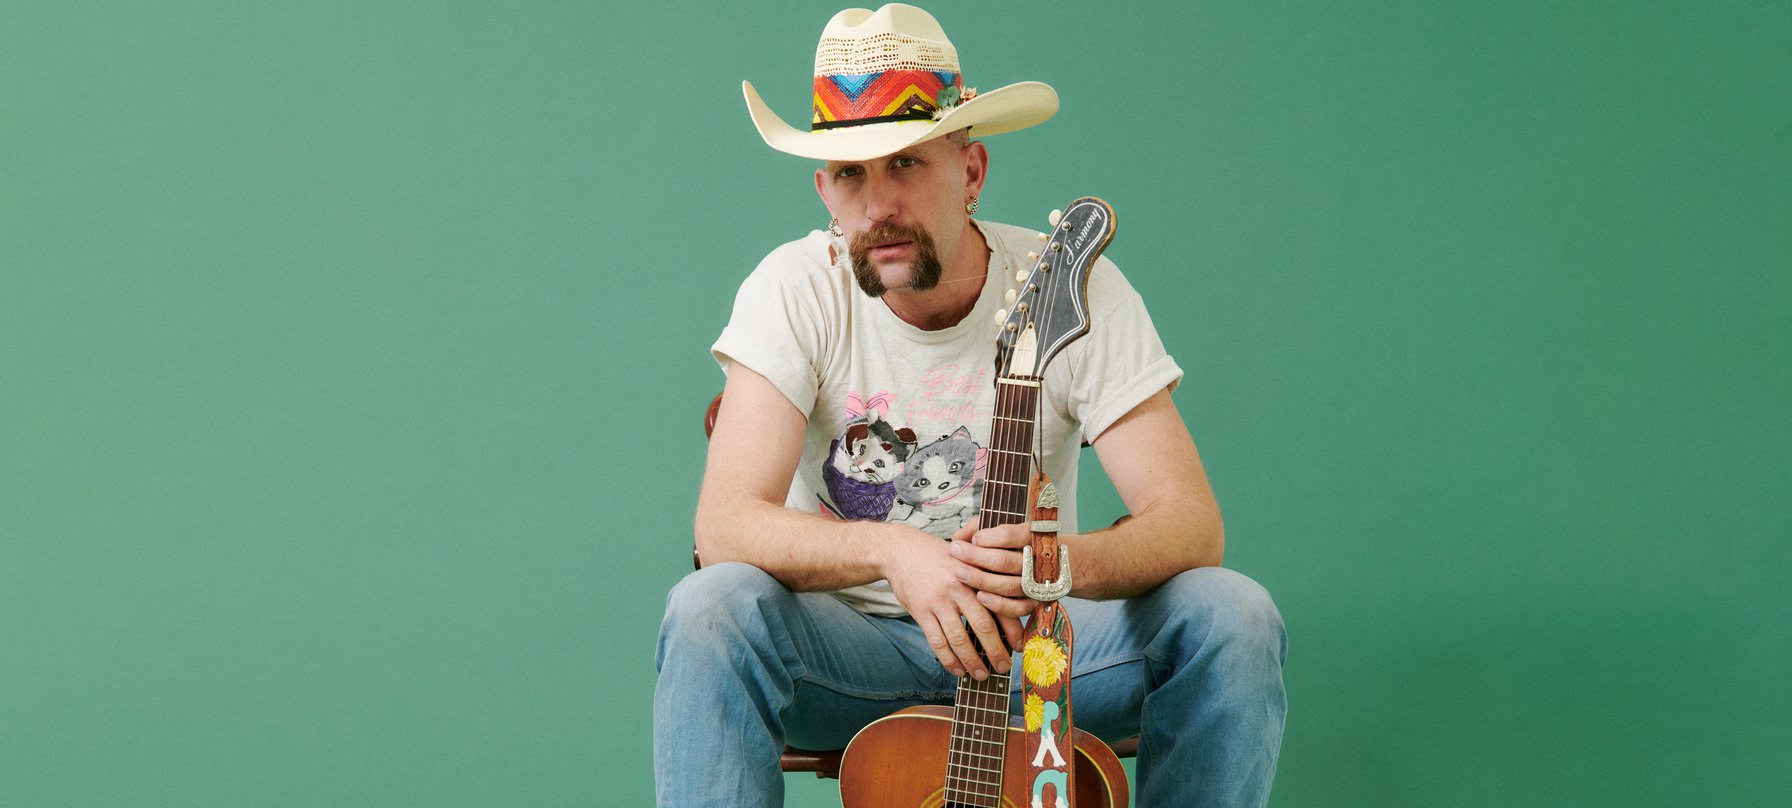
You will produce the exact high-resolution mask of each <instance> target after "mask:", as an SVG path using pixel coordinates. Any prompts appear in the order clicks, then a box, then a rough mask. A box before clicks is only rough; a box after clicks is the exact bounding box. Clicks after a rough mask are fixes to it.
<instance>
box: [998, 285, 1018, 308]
mask: <svg viewBox="0 0 1792 808" xmlns="http://www.w3.org/2000/svg"><path fill="white" fill-rule="evenodd" d="M1017 297H1020V293H1019V292H1016V291H1014V290H1013V289H1009V290H1008V293H1007V294H1005V295H1002V300H1004V301H1006V302H1007V303H1008V305H1010V306H1012V305H1014V299H1015V298H1017Z"/></svg>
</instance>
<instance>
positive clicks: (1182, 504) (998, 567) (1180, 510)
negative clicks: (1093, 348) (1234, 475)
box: [952, 389, 1226, 614]
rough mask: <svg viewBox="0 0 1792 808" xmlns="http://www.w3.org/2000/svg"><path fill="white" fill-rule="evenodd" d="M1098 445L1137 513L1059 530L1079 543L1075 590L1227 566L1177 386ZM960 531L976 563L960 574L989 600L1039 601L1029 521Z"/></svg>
mask: <svg viewBox="0 0 1792 808" xmlns="http://www.w3.org/2000/svg"><path fill="white" fill-rule="evenodd" d="M1094 446H1095V455H1096V457H1097V458H1099V459H1100V460H1101V467H1102V470H1103V471H1106V472H1107V475H1108V479H1110V480H1112V481H1113V483H1114V488H1115V489H1116V490H1117V491H1119V493H1120V499H1121V500H1122V501H1124V502H1125V503H1126V507H1127V508H1128V510H1130V511H1131V513H1132V518H1131V519H1128V520H1127V521H1126V522H1125V523H1123V524H1120V525H1117V526H1115V527H1112V528H1109V529H1107V530H1102V531H1099V532H1098V533H1094V534H1083V535H1069V534H1063V535H1060V536H1059V537H1058V540H1059V542H1061V543H1062V544H1063V545H1064V546H1066V547H1069V548H1071V592H1072V594H1074V595H1076V596H1077V597H1083V598H1120V597H1129V596H1132V595H1136V594H1139V593H1141V592H1146V591H1149V590H1151V589H1152V588H1154V587H1156V586H1158V585H1160V584H1162V583H1163V582H1164V581H1167V580H1169V579H1170V578H1171V577H1173V576H1175V575H1176V574H1178V573H1181V572H1184V571H1186V570H1190V569H1194V568H1196V567H1210V566H1218V565H1219V564H1220V562H1221V561H1222V560H1223V559H1224V557H1225V548H1226V538H1225V529H1224V527H1223V525H1222V524H1221V521H1220V509H1219V504H1218V503H1217V502H1215V500H1214V497H1213V488H1212V486H1211V485H1210V484H1209V483H1208V481H1207V471H1206V470H1205V469H1204V468H1203V467H1202V466H1201V456H1200V454H1199V453H1198V452H1197V451H1196V450H1195V441H1194V439H1193V438H1192V437H1190V436H1189V433H1188V427H1186V426H1185V425H1183V423H1182V416H1181V415H1180V414H1179V413H1178V412H1177V411H1176V404H1175V402H1174V401H1172V400H1171V399H1170V392H1169V390H1167V389H1166V390H1160V391H1158V392H1157V393H1156V394H1155V395H1153V396H1151V397H1150V398H1148V399H1146V400H1145V401H1144V402H1142V403H1140V404H1139V405H1138V406H1137V407H1134V408H1133V409H1132V411H1130V412H1128V413H1127V414H1126V415H1124V416H1122V417H1121V418H1120V420H1118V421H1116V422H1114V424H1113V426H1110V427H1108V429H1107V431H1105V432H1102V433H1101V435H1100V436H1098V437H1096V439H1095V442H1094ZM958 538H959V539H961V540H960V541H955V542H954V547H953V548H952V553H953V555H954V557H956V558H958V559H960V560H962V561H965V562H966V563H967V564H968V565H969V566H970V567H971V568H972V572H971V573H970V574H969V575H962V574H961V580H963V581H964V582H965V583H966V584H967V585H970V586H973V587H975V588H976V589H978V590H979V595H978V598H979V600H981V601H982V602H983V604H984V606H986V607H988V608H990V609H992V610H995V611H997V612H999V613H1003V614H1021V613H1024V612H1025V610H1028V609H1030V608H1031V602H1030V601H1024V600H1018V598H1020V597H1021V592H1020V578H1019V575H1020V553H1019V548H1020V547H1022V546H1024V545H1026V544H1027V543H1028V541H1029V540H1030V536H1029V534H1028V533H1027V530H1026V527H1025V525H1004V526H1002V527H999V528H991V529H988V530H980V531H976V532H975V533H974V534H973V533H971V532H969V531H961V532H960V534H959V536H958Z"/></svg>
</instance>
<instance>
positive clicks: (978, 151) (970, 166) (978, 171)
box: [817, 140, 989, 196]
mask: <svg viewBox="0 0 1792 808" xmlns="http://www.w3.org/2000/svg"><path fill="white" fill-rule="evenodd" d="M964 179H965V187H966V189H967V190H969V191H970V192H971V195H972V196H982V195H983V183H984V181H985V180H988V179H989V149H986V148H984V147H983V141H981V140H973V141H971V142H970V143H968V144H966V145H965V147H964ZM819 182H820V180H819V179H818V180H817V183H819Z"/></svg>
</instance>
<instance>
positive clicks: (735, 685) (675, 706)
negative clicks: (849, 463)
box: [653, 563, 1288, 808]
mask: <svg viewBox="0 0 1792 808" xmlns="http://www.w3.org/2000/svg"><path fill="white" fill-rule="evenodd" d="M1063 603H1064V604H1065V605H1066V608H1067V609H1068V610H1069V614H1070V619H1071V624H1072V627H1073V628H1074V629H1075V637H1076V639H1075V647H1074V648H1073V653H1074V658H1073V660H1072V663H1071V674H1072V676H1071V681H1072V683H1073V684H1072V693H1073V694H1074V698H1075V700H1076V725H1077V727H1078V728H1080V729H1083V730H1085V731H1088V732H1092V733H1094V734H1095V735H1096V736H1098V737H1100V738H1103V739H1104V740H1109V741H1112V740H1117V739H1120V738H1125V737H1128V736H1131V735H1134V734H1137V735H1138V736H1139V757H1138V761H1137V766H1136V774H1137V780H1138V782H1136V783H1135V784H1134V793H1135V794H1136V795H1137V796H1136V798H1135V800H1134V803H1133V804H1135V805H1139V806H1143V808H1158V806H1176V807H1177V808H1180V807H1181V806H1221V805H1224V806H1244V805H1251V806H1258V805H1263V804H1264V803H1265V802H1266V801H1267V800H1268V798H1269V787H1270V783H1271V781H1272V780H1274V778H1275V770H1276V757H1277V754H1278V753H1279V752H1280V750H1281V745H1282V720H1283V716H1284V715H1285V714H1286V713H1287V697H1286V694H1285V692H1284V691H1283V689H1282V662H1283V659H1284V658H1285V657H1286V656H1287V651H1288V641H1287V636H1286V635H1285V634H1284V632H1283V630H1282V618H1281V615H1280V614H1279V613H1278V612H1277V611H1276V607H1275V604H1274V603H1273V602H1271V600H1270V598H1269V594H1268V593H1267V592H1265V591H1264V590H1263V587H1261V586H1259V585H1257V583H1256V582H1255V581H1252V580H1251V579H1249V578H1246V577H1244V576H1243V575H1240V574H1238V573H1236V572H1232V571H1230V570H1227V569H1222V568H1219V567H1206V568H1202V569H1196V570H1190V571H1188V572H1185V573H1182V574H1181V575H1178V576H1176V577H1175V578H1172V579H1170V580H1169V581H1168V582H1166V583H1165V584H1164V585H1163V586H1161V587H1158V588H1157V589H1155V590H1153V591H1151V592H1149V593H1146V594H1144V595H1141V596H1139V597H1136V598H1131V599H1128V600H1112V601H1090V600H1080V599H1076V598H1066V599H1064V601H1063ZM656 664H657V666H658V668H659V684H658V687H657V688H656V689H655V691H654V699H653V724H654V726H653V753H654V776H655V784H656V787H657V789H658V793H659V804H660V805H661V806H702V807H703V808H714V806H719V805H728V806H762V805H763V806H777V805H782V804H783V801H784V780H783V775H782V773H780V772H779V770H778V756H779V754H780V753H781V752H782V751H783V749H784V745H785V744H790V745H792V746H797V747H801V748H805V749H839V748H842V747H844V746H845V745H846V743H847V741H849V740H851V739H852V736H853V734H854V733H856V732H857V731H858V730H859V729H860V728H861V727H863V726H864V725H866V724H869V723H871V722H872V721H874V720H876V719H878V718H881V717H883V716H885V715H887V714H889V713H891V712H893V711H895V710H899V709H901V708H904V707H910V706H913V705H917V704H950V703H951V701H952V695H953V690H954V689H955V687H956V685H957V679H956V677H954V676H952V675H951V674H950V673H948V672H946V670H945V669H944V668H942V667H941V666H940V663H939V661H938V660H937V659H935V658H934V655H933V652H932V651H931V650H929V648H928V646H927V639H926V637H925V636H923V635H922V633H921V630H920V629H919V628H918V627H916V626H915V623H914V621H913V620H911V619H909V618H906V617H901V618H891V617H873V616H870V615H865V614H861V613H859V612H858V611H855V610H854V609H853V608H852V607H850V606H847V605H846V604H845V603H842V602H841V601H839V600H838V599H836V598H834V597H833V596H831V595H827V594H823V593H814V592H801V593H792V592H790V591H789V590H787V589H785V588H784V587H783V586H782V585H780V584H779V583H778V582H777V581H776V580H775V579H773V578H772V577H771V576H770V575H767V574H766V573H765V572H763V571H761V570H760V569H759V568H757V567H753V566H750V565H747V564H738V563H728V564H718V565H716V566H713V567H707V568H704V569H702V570H698V571H697V572H694V573H692V574H691V575H689V576H687V577H686V578H685V579H684V580H683V581H680V582H679V583H678V585H677V586H675V587H673V589H672V594H671V595H670V597H668V598H667V603H666V619H665V622H664V623H663V624H662V625H661V627H660V641H659V652H658V655H657V658H656ZM1015 669H1016V675H1015V677H1014V685H1015V687H1016V688H1018V687H1019V686H1020V681H1021V677H1020V676H1019V673H1018V670H1019V663H1018V661H1017V662H1016V664H1015ZM1016 704H1018V698H1017V699H1016ZM942 774H943V773H942Z"/></svg>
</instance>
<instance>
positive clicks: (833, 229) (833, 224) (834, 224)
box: [828, 216, 846, 236]
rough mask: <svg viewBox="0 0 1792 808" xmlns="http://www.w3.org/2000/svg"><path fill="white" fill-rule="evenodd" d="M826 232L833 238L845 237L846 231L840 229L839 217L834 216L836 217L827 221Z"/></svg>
mask: <svg viewBox="0 0 1792 808" xmlns="http://www.w3.org/2000/svg"><path fill="white" fill-rule="evenodd" d="M828 232H829V233H832V234H833V235H835V236H844V235H846V231H844V230H841V229H840V218H839V217H837V216H836V217H834V218H832V219H829V220H828Z"/></svg>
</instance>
